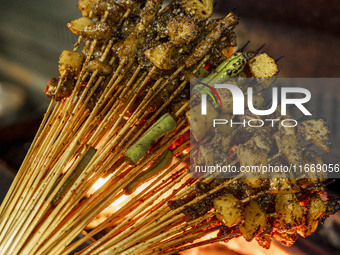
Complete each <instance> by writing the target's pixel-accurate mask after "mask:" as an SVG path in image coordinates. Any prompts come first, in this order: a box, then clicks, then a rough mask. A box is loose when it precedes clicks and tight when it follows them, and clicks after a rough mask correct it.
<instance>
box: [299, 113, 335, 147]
mask: <svg viewBox="0 0 340 255" xmlns="http://www.w3.org/2000/svg"><path fill="white" fill-rule="evenodd" d="M298 130H299V132H300V134H301V135H302V137H303V138H304V139H305V140H307V141H310V142H311V143H313V144H314V145H315V146H317V147H319V148H320V149H321V150H323V151H324V152H326V153H329V152H330V147H329V146H330V142H329V130H328V126H327V124H326V122H325V121H324V120H323V119H318V120H305V121H302V122H301V123H300V125H299V126H298Z"/></svg>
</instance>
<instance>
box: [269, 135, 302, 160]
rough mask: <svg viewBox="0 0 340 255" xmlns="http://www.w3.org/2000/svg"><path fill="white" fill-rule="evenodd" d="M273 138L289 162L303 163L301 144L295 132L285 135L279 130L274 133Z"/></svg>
mask: <svg viewBox="0 0 340 255" xmlns="http://www.w3.org/2000/svg"><path fill="white" fill-rule="evenodd" d="M291 130H293V129H291ZM274 138H275V141H276V145H277V147H278V148H279V151H280V152H282V154H283V155H284V156H285V158H286V159H287V161H288V163H289V164H296V165H301V164H302V163H303V159H302V150H301V146H300V144H299V143H298V140H297V137H296V135H295V134H289V135H287V134H285V133H284V132H282V131H279V132H277V133H275V134H274Z"/></svg>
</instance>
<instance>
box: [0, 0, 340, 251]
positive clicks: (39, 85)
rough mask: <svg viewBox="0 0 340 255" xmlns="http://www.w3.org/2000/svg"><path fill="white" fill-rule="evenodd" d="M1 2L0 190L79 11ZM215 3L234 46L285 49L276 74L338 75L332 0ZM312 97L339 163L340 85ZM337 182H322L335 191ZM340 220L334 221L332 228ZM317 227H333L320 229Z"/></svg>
mask: <svg viewBox="0 0 340 255" xmlns="http://www.w3.org/2000/svg"><path fill="white" fill-rule="evenodd" d="M0 6H1V7H0V180H2V182H1V185H0V189H1V190H0V194H2V195H3V194H4V193H5V191H6V190H7V189H8V186H9V184H10V182H11V178H13V176H14V174H15V172H16V171H17V169H19V167H20V164H21V162H22V160H23V158H24V156H25V154H26V151H27V150H28V148H29V146H30V142H31V141H32V139H33V137H34V134H35V132H36V130H37V128H38V126H39V123H40V121H41V119H42V116H43V113H44V112H45V109H46V107H47V105H48V103H49V99H48V98H46V96H45V95H44V94H43V92H42V91H43V89H44V86H45V84H46V82H47V81H48V80H49V79H50V78H51V77H52V76H55V75H57V66H58V58H59V55H60V53H61V51H62V50H63V49H68V50H71V49H72V48H73V44H74V43H75V42H76V37H75V36H74V35H73V34H72V33H71V32H69V30H68V29H67V27H66V24H67V22H68V21H70V20H72V19H76V18H78V17H80V16H81V15H80V12H79V11H78V9H77V1H76V0H58V1H56V0H31V1H29V2H28V1H24V0H0ZM215 9H216V14H215V17H219V16H221V15H225V14H227V13H228V12H229V11H230V10H235V12H236V13H237V14H238V16H239V17H240V24H239V25H238V26H237V28H236V32H237V35H238V43H239V45H243V44H244V43H245V42H246V41H248V40H251V43H250V44H249V46H248V49H257V48H258V47H259V46H261V45H262V44H266V46H265V48H264V51H266V52H267V53H268V54H269V55H271V56H272V57H274V58H278V57H280V56H285V57H284V58H283V59H282V60H281V61H280V62H279V69H280V73H279V77H281V78H284V77H289V78H293V77H320V78H326V77H333V78H334V77H339V76H340V75H339V70H340V36H339V35H340V33H339V32H340V3H339V0H328V1H323V0H295V1H284V0H275V1H271V0H260V1H254V0H238V1H237V0H228V1H227V0H216V8H215ZM312 96H316V97H317V101H318V102H319V103H320V107H319V110H318V112H317V114H316V115H317V116H315V117H325V118H327V120H328V121H330V122H332V125H331V128H332V136H333V138H332V139H333V144H335V145H334V150H333V153H332V155H331V156H330V157H329V160H330V161H331V162H337V163H339V158H340V150H339V145H338V144H340V130H339V127H340V121H339V120H340V84H339V87H335V88H333V89H331V90H330V89H327V88H323V87H318V88H314V89H313V91H312ZM321 105H322V107H321ZM338 183H339V182H336V183H333V184H331V185H330V186H329V188H330V189H331V191H333V192H335V193H336V192H337V193H338V194H339V193H340V192H339V187H338V186H339V185H337V184H338ZM1 199H2V198H1V197H0V200H1ZM333 225H334V224H333ZM339 226H340V222H338V223H337V225H335V228H338V229H339V228H340V227H339ZM320 231H321V232H322V231H323V232H326V234H329V233H331V232H332V231H328V229H326V230H325V228H323V229H321V230H320ZM335 233H336V231H335ZM313 238H316V239H315V241H316V242H319V241H320V242H322V240H323V239H322V238H321V239H317V238H318V237H317V235H316V236H315V237H313ZM333 238H334V240H333V241H332V242H331V243H332V244H327V245H330V246H335V247H336V243H337V244H338V245H339V243H340V241H339V235H337V234H334V235H333ZM324 239H325V238H324ZM326 239H327V240H330V239H331V237H329V238H326ZM338 248H340V247H339V246H338ZM335 251H336V252H337V251H338V249H335ZM336 252H334V253H333V254H335V253H336Z"/></svg>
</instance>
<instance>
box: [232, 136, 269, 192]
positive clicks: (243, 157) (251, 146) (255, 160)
mask: <svg viewBox="0 0 340 255" xmlns="http://www.w3.org/2000/svg"><path fill="white" fill-rule="evenodd" d="M237 157H238V159H239V161H240V165H241V166H244V167H247V166H250V167H256V166H261V165H263V166H265V165H268V153H267V152H266V150H265V149H263V148H261V147H259V146H258V145H257V143H256V140H253V139H251V140H249V141H248V142H247V143H245V144H241V145H239V146H238V147H237ZM261 177H262V178H261ZM263 177H265V175H264V174H263V173H261V172H253V173H249V176H246V178H245V179H244V180H243V181H244V182H245V183H246V184H248V185H249V186H250V187H252V188H259V187H262V186H264V185H266V184H267V182H268V180H267V179H263Z"/></svg>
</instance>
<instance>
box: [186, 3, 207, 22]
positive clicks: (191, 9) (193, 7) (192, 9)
mask: <svg viewBox="0 0 340 255" xmlns="http://www.w3.org/2000/svg"><path fill="white" fill-rule="evenodd" d="M181 5H182V7H183V9H184V10H185V12H186V13H188V14H190V15H191V16H193V17H194V18H195V19H197V20H201V21H204V20H206V19H208V18H209V17H210V16H211V15H212V13H213V0H200V1H199V0H182V1H181Z"/></svg>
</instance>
